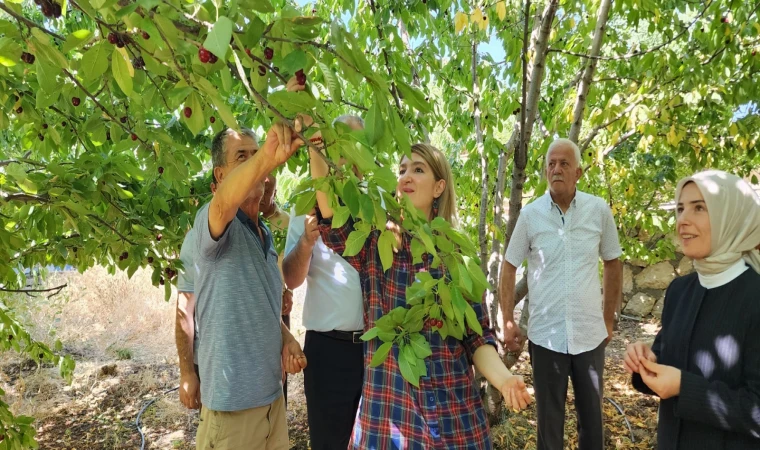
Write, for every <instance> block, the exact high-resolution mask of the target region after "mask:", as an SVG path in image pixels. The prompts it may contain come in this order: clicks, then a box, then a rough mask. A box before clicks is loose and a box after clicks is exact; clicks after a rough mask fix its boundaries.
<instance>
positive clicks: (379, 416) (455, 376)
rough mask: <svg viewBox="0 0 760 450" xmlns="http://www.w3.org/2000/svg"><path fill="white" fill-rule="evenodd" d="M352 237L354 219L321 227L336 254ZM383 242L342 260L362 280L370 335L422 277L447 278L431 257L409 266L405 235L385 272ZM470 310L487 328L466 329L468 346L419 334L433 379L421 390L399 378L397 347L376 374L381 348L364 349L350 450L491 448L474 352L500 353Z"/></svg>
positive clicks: (373, 344)
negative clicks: (478, 330) (419, 274)
mask: <svg viewBox="0 0 760 450" xmlns="http://www.w3.org/2000/svg"><path fill="white" fill-rule="evenodd" d="M351 231H353V223H352V222H351V220H349V221H348V222H347V223H346V224H345V225H344V226H343V227H340V228H336V229H332V228H331V226H330V225H327V224H321V225H320V232H321V235H322V239H323V240H324V242H325V244H326V245H327V246H328V247H330V248H332V249H333V250H335V252H337V253H339V254H343V250H344V249H345V244H346V239H347V238H348V235H349V234H350V233H351ZM379 236H380V232H379V231H377V230H375V231H373V232H372V233H371V234H370V236H369V238H368V239H367V241H366V242H365V244H364V248H362V250H361V251H360V252H359V253H358V254H357V255H356V256H352V257H345V259H346V261H348V263H349V264H351V265H352V266H353V267H354V268H355V269H356V271H357V272H359V275H360V278H361V285H362V292H363V297H364V326H365V330H369V329H370V328H372V327H374V326H375V321H376V320H377V319H379V318H380V317H381V316H382V315H383V314H386V313H388V312H390V311H391V310H392V309H393V308H396V307H398V306H405V305H406V295H405V292H406V287H407V286H409V285H410V284H411V283H413V282H414V276H415V274H416V273H417V272H419V271H428V272H429V273H430V274H431V275H432V276H433V278H440V277H441V276H443V272H442V271H441V270H440V269H438V268H433V267H431V262H432V257H431V256H430V255H428V254H426V255H424V257H423V262H422V263H420V264H414V263H413V262H412V252H411V249H410V244H411V237H410V236H409V235H406V234H405V235H404V236H403V238H402V241H403V242H402V245H401V248H400V249H399V251H398V253H396V254H394V258H393V265H392V266H391V267H390V269H388V271H387V272H383V269H382V267H383V266H382V263H381V262H380V253H379V251H378V238H379ZM472 306H473V308H474V309H475V313H476V314H477V316H478V320H479V321H480V324H481V326H482V327H483V336H479V335H477V334H475V333H474V332H472V330H470V329H467V334H466V335H465V338H464V340H463V341H459V340H457V339H456V338H453V337H448V338H447V339H443V338H442V337H441V335H440V334H438V333H437V332H433V331H432V330H431V329H430V328H429V327H427V326H425V328H423V329H422V330H421V331H420V333H422V334H423V335H424V336H425V338H426V339H427V340H428V342H429V343H430V348H431V350H432V351H433V354H432V356H430V357H429V358H426V360H425V364H426V365H427V372H428V376H426V377H422V378H420V387H419V388H416V387H414V386H413V385H412V384H410V383H409V382H407V381H406V380H405V379H404V378H403V377H402V376H401V371H400V370H399V368H398V364H397V358H398V346H396V345H394V346H393V349H392V350H391V352H390V353H389V356H388V358H387V359H386V360H385V363H383V364H382V365H380V366H378V367H375V368H371V367H369V364H370V361H371V360H372V355H373V354H374V352H375V351H376V350H377V349H378V347H379V346H380V344H381V342H380V340H379V339H372V340H371V341H369V342H365V343H364V365H365V371H364V387H363V391H362V399H361V401H360V404H359V415H358V419H357V421H356V423H355V424H354V433H353V436H352V439H351V444H350V445H349V447H350V448H355V449H370V450H386V449H388V450H390V449H398V450H407V449H409V450H411V449H464V448H467V449H490V448H491V438H490V434H489V429H488V421H487V418H486V413H485V410H484V409H483V405H482V403H481V401H480V394H479V390H478V388H477V387H476V386H475V379H474V375H473V370H472V368H471V365H472V355H473V354H474V353H475V350H477V348H478V347H480V346H481V345H485V344H491V345H493V346H496V339H495V337H494V333H493V330H492V329H491V327H490V323H489V320H488V316H487V315H486V314H484V312H483V307H482V305H481V304H473V305H472Z"/></svg>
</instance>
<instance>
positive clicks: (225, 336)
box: [193, 124, 306, 450]
mask: <svg viewBox="0 0 760 450" xmlns="http://www.w3.org/2000/svg"><path fill="white" fill-rule="evenodd" d="M302 144H303V143H302V142H300V141H293V140H292V139H291V130H290V129H287V128H285V127H284V126H283V125H282V124H275V125H273V126H272V129H270V130H269V132H268V134H267V138H266V141H265V142H264V144H263V145H262V147H261V149H259V147H258V144H257V143H256V140H255V136H254V135H253V132H251V131H250V130H245V129H244V130H242V131H241V132H236V131H234V130H230V129H226V130H224V131H222V132H220V133H219V134H217V135H216V137H215V138H214V140H213V142H212V149H211V156H212V163H213V166H214V169H213V170H214V176H215V177H216V179H217V180H218V181H219V184H218V186H217V190H216V193H215V194H214V197H213V198H212V200H211V202H210V203H209V204H207V205H204V206H203V207H202V208H201V209H200V210H199V211H198V215H197V216H196V218H195V223H194V225H193V231H194V232H195V233H196V240H197V244H196V245H197V246H196V248H197V254H196V262H195V265H197V267H198V272H197V276H196V279H195V286H196V289H195V294H196V299H197V308H196V317H197V321H198V327H199V328H200V330H201V333H202V337H201V339H200V341H199V345H198V365H199V367H200V378H201V379H202V380H203V383H201V401H202V403H203V409H202V410H201V421H200V425H199V427H198V434H197V437H196V442H197V448H198V449H211V448H213V449H215V450H219V449H225V448H257V449H258V448H261V449H287V448H288V435H287V425H286V420H285V405H284V401H283V398H282V369H283V366H284V368H285V370H286V371H287V372H290V373H297V372H300V370H301V369H302V368H303V367H306V357H305V356H304V355H303V352H302V351H301V347H300V345H299V344H298V341H296V340H295V338H294V337H293V336H292V335H291V334H290V332H289V331H288V329H287V328H286V327H285V326H284V324H283V323H282V321H281V319H280V313H281V301H282V279H281V278H280V273H279V269H278V266H277V253H276V251H275V250H274V247H273V245H272V235H271V233H270V232H269V229H268V228H267V227H266V225H264V224H263V222H262V221H261V220H260V215H259V202H260V200H261V197H262V195H263V194H264V179H265V178H266V176H267V174H269V173H270V172H272V171H273V170H274V169H276V168H277V167H278V166H279V165H281V164H283V163H285V162H286V161H287V159H288V158H289V157H290V156H291V155H292V154H293V153H294V152H295V150H296V149H297V148H298V147H299V146H300V145H302ZM233 412H234V414H230V413H233Z"/></svg>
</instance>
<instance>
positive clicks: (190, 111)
mask: <svg viewBox="0 0 760 450" xmlns="http://www.w3.org/2000/svg"><path fill="white" fill-rule="evenodd" d="M184 114H185V117H187V118H188V119H189V118H190V116H192V115H193V108H191V107H189V106H185V110H184Z"/></svg>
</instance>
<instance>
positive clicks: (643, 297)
mask: <svg viewBox="0 0 760 450" xmlns="http://www.w3.org/2000/svg"><path fill="white" fill-rule="evenodd" d="M693 271H694V267H693V265H692V261H691V258H689V257H688V256H684V255H682V254H680V253H679V254H676V259H675V260H673V261H661V262H659V263H657V264H653V265H651V266H647V265H646V263H644V262H642V261H637V260H630V261H626V262H625V263H624V264H623V305H622V311H623V314H625V315H626V316H633V317H642V318H643V317H648V316H654V317H656V318H658V319H659V318H660V317H662V306H663V301H664V299H665V289H667V287H668V285H669V284H670V282H671V281H673V280H674V279H675V278H676V277H678V276H682V275H686V274H688V273H691V272H693Z"/></svg>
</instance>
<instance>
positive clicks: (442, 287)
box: [438, 280, 456, 319]
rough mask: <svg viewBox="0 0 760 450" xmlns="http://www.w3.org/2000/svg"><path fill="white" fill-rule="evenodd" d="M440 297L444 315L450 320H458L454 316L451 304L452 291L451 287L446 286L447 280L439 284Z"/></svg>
mask: <svg viewBox="0 0 760 450" xmlns="http://www.w3.org/2000/svg"><path fill="white" fill-rule="evenodd" d="M438 297H439V298H440V299H441V309H443V313H444V314H446V317H448V318H449V319H456V315H454V307H453V306H452V304H451V290H450V289H449V286H448V285H446V281H445V280H441V281H440V282H439V283H438Z"/></svg>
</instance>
